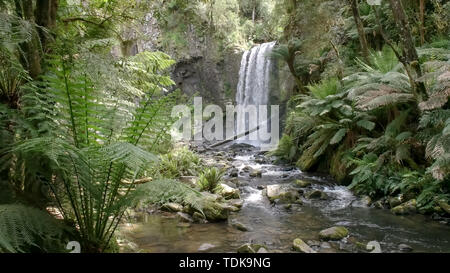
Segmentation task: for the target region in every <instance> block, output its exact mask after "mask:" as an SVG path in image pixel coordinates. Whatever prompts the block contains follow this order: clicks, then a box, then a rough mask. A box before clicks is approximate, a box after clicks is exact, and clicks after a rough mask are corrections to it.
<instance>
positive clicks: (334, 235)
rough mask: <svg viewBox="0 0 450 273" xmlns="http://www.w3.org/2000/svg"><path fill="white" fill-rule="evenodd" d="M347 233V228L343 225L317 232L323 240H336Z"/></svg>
mask: <svg viewBox="0 0 450 273" xmlns="http://www.w3.org/2000/svg"><path fill="white" fill-rule="evenodd" d="M348 234H349V232H348V229H346V228H345V227H331V228H327V229H324V230H322V231H321V232H319V238H320V240H323V241H330V240H333V241H337V240H341V239H343V238H345V237H347V236H348Z"/></svg>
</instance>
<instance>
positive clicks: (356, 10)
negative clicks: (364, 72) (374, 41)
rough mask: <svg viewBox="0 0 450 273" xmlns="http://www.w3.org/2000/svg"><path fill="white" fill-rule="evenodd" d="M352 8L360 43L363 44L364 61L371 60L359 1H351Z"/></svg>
mask: <svg viewBox="0 0 450 273" xmlns="http://www.w3.org/2000/svg"><path fill="white" fill-rule="evenodd" d="M351 7H352V12H353V18H354V19H355V24H356V28H357V29H358V36H359V43H360V44H361V51H362V55H363V56H364V59H366V61H368V60H369V46H368V44H367V39H366V33H365V32H364V24H363V22H362V20H361V16H360V14H359V8H358V1H357V0H351Z"/></svg>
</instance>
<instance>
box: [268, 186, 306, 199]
mask: <svg viewBox="0 0 450 273" xmlns="http://www.w3.org/2000/svg"><path fill="white" fill-rule="evenodd" d="M265 193H266V195H267V197H268V198H269V200H270V201H271V202H274V201H275V200H277V199H278V200H279V202H281V203H294V202H295V201H296V200H298V199H299V198H300V194H299V193H298V191H297V190H295V189H293V188H291V187H289V185H280V184H277V185H269V186H267V188H266V190H265Z"/></svg>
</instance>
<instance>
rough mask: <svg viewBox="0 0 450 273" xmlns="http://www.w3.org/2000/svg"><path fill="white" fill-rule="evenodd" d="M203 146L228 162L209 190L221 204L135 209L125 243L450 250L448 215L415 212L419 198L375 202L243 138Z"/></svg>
mask: <svg viewBox="0 0 450 273" xmlns="http://www.w3.org/2000/svg"><path fill="white" fill-rule="evenodd" d="M199 152H200V154H201V156H202V158H203V160H204V161H205V162H206V163H207V164H209V165H214V166H217V167H221V168H226V169H227V175H226V176H225V182H224V184H225V185H224V188H225V193H224V194H223V195H224V196H225V197H221V196H218V195H213V194H209V196H208V198H211V200H213V201H214V202H216V203H215V204H216V205H217V206H218V207H216V208H218V209H216V210H214V212H210V213H208V212H205V215H206V218H207V219H204V217H203V215H199V214H195V213H193V214H192V213H191V214H190V213H187V211H186V209H185V208H183V206H181V205H179V204H166V205H164V206H163V207H162V208H160V209H153V210H147V211H143V212H138V213H136V214H135V215H134V217H133V218H132V219H131V221H130V222H128V223H125V224H123V225H121V227H120V234H121V236H123V238H125V239H122V242H121V245H122V251H124V252H136V251H141V252H178V253H180V252H186V253H191V252H247V253H249V252H250V253H251V252H260V253H261V252H283V253H284V252H308V253H309V252H311V253H313V252H320V253H335V252H370V251H377V252H450V226H449V225H448V222H446V219H442V220H441V221H433V220H432V219H431V218H430V217H429V216H424V215H421V214H417V213H415V212H414V211H415V204H414V200H409V201H408V202H403V203H402V202H400V201H399V202H396V201H395V200H387V201H386V202H384V203H383V202H374V204H372V202H371V200H370V198H368V197H356V196H354V195H353V194H352V193H351V192H350V191H349V190H348V189H347V188H346V187H344V186H340V185H336V184H335V183H334V181H333V180H332V179H330V178H328V177H327V176H323V175H318V174H308V173H302V172H301V171H299V170H298V169H296V168H294V167H291V166H282V165H276V164H273V161H272V159H270V158H268V157H266V156H264V155H263V154H261V153H259V152H258V151H257V150H256V149H254V148H253V147H251V146H248V145H245V144H233V145H229V146H227V147H225V148H224V147H222V148H221V150H200V151H199ZM183 179H184V180H185V181H186V182H187V183H189V182H190V180H192V179H194V178H192V177H184V178H183ZM390 202H392V203H391V204H389V203H390ZM385 203H386V204H385ZM390 205H391V206H392V208H393V209H383V208H382V207H385V206H387V207H389V206H390ZM368 245H369V246H368ZM377 245H379V249H377Z"/></svg>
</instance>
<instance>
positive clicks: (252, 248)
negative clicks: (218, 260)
mask: <svg viewBox="0 0 450 273" xmlns="http://www.w3.org/2000/svg"><path fill="white" fill-rule="evenodd" d="M261 248H265V249H266V250H267V248H266V247H265V246H263V245H259V244H249V243H247V244H244V245H242V246H240V247H239V248H238V249H237V253H258V251H260V249H261ZM260 253H261V252H260Z"/></svg>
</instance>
